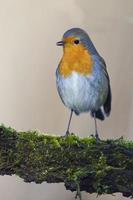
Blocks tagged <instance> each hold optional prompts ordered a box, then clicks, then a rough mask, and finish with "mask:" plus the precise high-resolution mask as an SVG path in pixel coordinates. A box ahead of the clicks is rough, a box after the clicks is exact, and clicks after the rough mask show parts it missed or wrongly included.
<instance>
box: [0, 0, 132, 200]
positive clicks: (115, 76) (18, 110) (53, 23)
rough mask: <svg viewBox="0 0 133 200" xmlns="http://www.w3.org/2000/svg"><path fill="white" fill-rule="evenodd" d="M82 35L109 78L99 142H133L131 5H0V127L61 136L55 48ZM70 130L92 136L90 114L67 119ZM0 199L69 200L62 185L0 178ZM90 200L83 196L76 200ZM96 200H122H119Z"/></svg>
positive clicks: (120, 1)
mask: <svg viewBox="0 0 133 200" xmlns="http://www.w3.org/2000/svg"><path fill="white" fill-rule="evenodd" d="M72 27H80V28H83V29H85V30H86V31H87V32H88V33H89V35H90V37H91V38H92V40H93V42H94V44H95V46H96V48H97V49H98V51H99V52H100V54H101V55H102V56H103V57H104V59H105V61H106V64H107V67H108V72H109V75H110V79H111V87H112V93H113V104H112V113H111V116H110V117H109V118H108V119H106V120H105V121H104V122H99V123H98V125H99V131H100V134H101V137H102V138H118V137H120V136H124V137H127V138H130V139H133V125H132V121H133V92H132V91H133V42H132V40H133V0H117V1H116V0H108V1H107V0H100V1H98V0H56V1H52V0H23V1H22V0H12V1H11V0H5V1H4V0H0V123H4V124H5V125H9V126H11V127H14V128H15V129H17V130H29V129H39V130H41V131H44V132H48V133H56V134H64V133H65V130H66V125H67V121H68V117H69V111H68V110H67V108H65V107H64V105H63V104H62V102H61V100H60V98H59V96H58V94H57V91H56V84H55V70H56V67H57V65H58V63H59V60H60V58H61V56H62V48H58V47H56V45H55V44H56V41H58V40H60V39H61V37H62V34H63V33H64V32H65V31H66V30H67V29H69V28H72ZM71 131H73V132H75V133H77V134H78V135H79V136H88V135H90V134H91V133H93V131H94V122H93V120H92V119H91V117H90V116H89V114H82V115H80V116H79V117H77V116H74V117H73V120H72V125H71ZM0 199H1V200H3V199H4V200H9V199H10V200H36V199H38V200H54V199H58V200H62V199H63V200H74V193H71V192H69V191H66V190H65V188H64V186H63V184H45V183H43V184H41V185H36V184H34V183H32V184H26V183H24V182H23V181H22V180H21V179H20V178H18V177H16V176H13V177H9V176H4V177H0ZM87 199H96V195H89V194H86V193H83V200H87ZM98 199H99V200H102V199H107V200H108V199H111V200H115V199H117V200H118V199H124V198H122V196H121V195H120V194H117V195H115V196H110V195H106V196H100V197H99V198H98Z"/></svg>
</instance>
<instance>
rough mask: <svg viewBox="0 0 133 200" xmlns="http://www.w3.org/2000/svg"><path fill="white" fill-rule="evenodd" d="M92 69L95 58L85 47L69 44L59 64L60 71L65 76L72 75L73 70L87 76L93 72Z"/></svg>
mask: <svg viewBox="0 0 133 200" xmlns="http://www.w3.org/2000/svg"><path fill="white" fill-rule="evenodd" d="M92 70H93V59H92V56H91V54H90V53H89V52H88V50H87V49H86V48H85V47H83V46H82V45H78V47H73V46H72V47H71V46H68V47H66V48H65V49H64V54H63V58H62V60H61V62H60V65H59V72H60V74H61V75H62V76H63V77H64V78H66V77H68V76H70V75H71V74H72V72H77V73H79V74H82V75H85V76H86V75H89V74H91V73H92Z"/></svg>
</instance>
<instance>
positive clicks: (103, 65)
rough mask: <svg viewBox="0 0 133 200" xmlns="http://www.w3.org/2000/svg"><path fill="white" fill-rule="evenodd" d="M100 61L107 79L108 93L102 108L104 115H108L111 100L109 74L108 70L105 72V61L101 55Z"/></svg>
mask: <svg viewBox="0 0 133 200" xmlns="http://www.w3.org/2000/svg"><path fill="white" fill-rule="evenodd" d="M101 63H102V69H103V72H104V74H105V76H106V78H107V80H108V95H107V98H106V101H105V103H104V105H103V108H104V112H105V114H106V116H109V114H110V112H111V101H112V94H111V87H110V79H109V75H108V72H107V67H106V63H105V61H104V59H103V58H102V57H101Z"/></svg>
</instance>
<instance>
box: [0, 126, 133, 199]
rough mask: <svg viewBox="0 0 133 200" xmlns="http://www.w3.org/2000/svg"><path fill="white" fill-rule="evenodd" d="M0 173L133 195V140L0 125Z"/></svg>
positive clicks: (30, 179) (75, 189) (28, 179)
mask: <svg viewBox="0 0 133 200" xmlns="http://www.w3.org/2000/svg"><path fill="white" fill-rule="evenodd" d="M0 174H2V175H3V174H10V175H12V174H16V175H18V176H20V177H21V178H23V179H24V181H25V182H36V183H42V182H44V181H46V182H48V183H54V182H64V183H65V186H66V188H67V189H70V190H71V191H77V194H78V196H80V192H79V189H81V190H84V191H87V192H90V193H93V192H97V194H104V193H107V194H111V193H113V192H116V191H117V192H122V193H123V194H124V195H125V192H124V191H125V190H124V189H123V188H125V185H126V188H128V194H127V193H126V195H128V196H132V195H133V192H132V191H133V182H132V181H133V142H132V141H127V140H124V139H123V138H120V139H118V140H107V141H97V140H96V139H95V138H94V137H86V138H80V137H78V136H76V135H74V134H70V135H69V136H68V137H66V138H65V137H62V136H56V135H48V134H41V133H40V132H39V131H28V132H16V131H15V130H14V129H12V128H10V127H9V128H6V127H5V126H4V125H2V126H0Z"/></svg>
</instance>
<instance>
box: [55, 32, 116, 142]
mask: <svg viewBox="0 0 133 200" xmlns="http://www.w3.org/2000/svg"><path fill="white" fill-rule="evenodd" d="M56 44H57V46H62V47H63V55H62V58H61V60H60V62H59V65H58V67H57V69H56V86H57V91H58V93H59V96H60V98H61V100H62V102H63V104H64V105H65V106H66V107H67V108H69V109H70V117H69V121H68V126H67V130H66V133H65V136H68V135H69V134H70V132H69V129H70V124H71V120H72V116H73V113H75V114H76V115H79V114H81V113H85V112H88V113H90V115H91V116H92V117H93V118H94V123H95V137H96V138H97V139H99V138H100V137H99V133H98V127H97V119H99V120H102V121H103V120H104V119H105V118H106V117H108V116H109V115H110V112H111V101H112V94H111V87H110V78H109V75H108V72H107V67H106V63H105V61H104V59H103V58H102V57H101V56H100V54H99V53H98V51H97V50H96V48H95V46H94V44H93V42H92V40H91V38H90V36H89V35H88V33H87V32H86V31H85V30H83V29H81V28H71V29H69V30H67V31H66V32H65V33H64V34H63V37H62V40H61V41H59V42H57V43H56Z"/></svg>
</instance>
